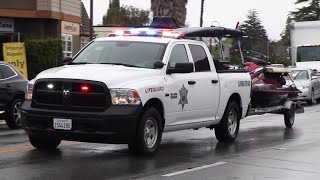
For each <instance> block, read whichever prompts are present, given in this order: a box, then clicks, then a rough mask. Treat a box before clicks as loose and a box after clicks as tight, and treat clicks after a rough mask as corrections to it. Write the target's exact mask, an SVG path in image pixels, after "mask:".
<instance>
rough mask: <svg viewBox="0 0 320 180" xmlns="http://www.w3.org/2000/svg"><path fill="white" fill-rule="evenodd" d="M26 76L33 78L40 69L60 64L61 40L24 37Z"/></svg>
mask: <svg viewBox="0 0 320 180" xmlns="http://www.w3.org/2000/svg"><path fill="white" fill-rule="evenodd" d="M25 45H26V54H27V62H28V63H27V64H28V77H29V79H33V78H35V77H36V75H37V74H39V73H40V72H41V71H43V70H46V69H49V68H52V67H57V66H60V65H62V61H63V52H62V41H61V40H60V39H55V38H47V39H25Z"/></svg>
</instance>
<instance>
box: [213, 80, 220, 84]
mask: <svg viewBox="0 0 320 180" xmlns="http://www.w3.org/2000/svg"><path fill="white" fill-rule="evenodd" d="M211 82H212V84H217V83H218V82H219V81H218V80H211Z"/></svg>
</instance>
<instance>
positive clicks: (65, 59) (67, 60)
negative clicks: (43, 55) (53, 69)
mask: <svg viewBox="0 0 320 180" xmlns="http://www.w3.org/2000/svg"><path fill="white" fill-rule="evenodd" d="M72 60H73V59H72V58H71V57H65V58H64V59H63V65H67V64H69V63H70V62H71V61H72Z"/></svg>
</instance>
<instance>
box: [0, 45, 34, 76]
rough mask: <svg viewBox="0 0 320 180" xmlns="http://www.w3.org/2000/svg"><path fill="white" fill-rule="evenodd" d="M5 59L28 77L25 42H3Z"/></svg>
mask: <svg viewBox="0 0 320 180" xmlns="http://www.w3.org/2000/svg"><path fill="white" fill-rule="evenodd" d="M3 57H4V61H5V62H7V63H10V64H12V65H13V66H15V67H16V68H17V70H18V71H20V72H21V73H22V74H23V76H24V77H25V78H27V79H28V70H27V58H26V49H25V45H24V43H20V42H14V43H3Z"/></svg>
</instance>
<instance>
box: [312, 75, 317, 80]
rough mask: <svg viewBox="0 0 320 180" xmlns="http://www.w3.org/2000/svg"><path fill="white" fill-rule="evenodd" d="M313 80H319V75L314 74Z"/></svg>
mask: <svg viewBox="0 0 320 180" xmlns="http://www.w3.org/2000/svg"><path fill="white" fill-rule="evenodd" d="M311 80H319V77H318V76H312V77H311Z"/></svg>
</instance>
